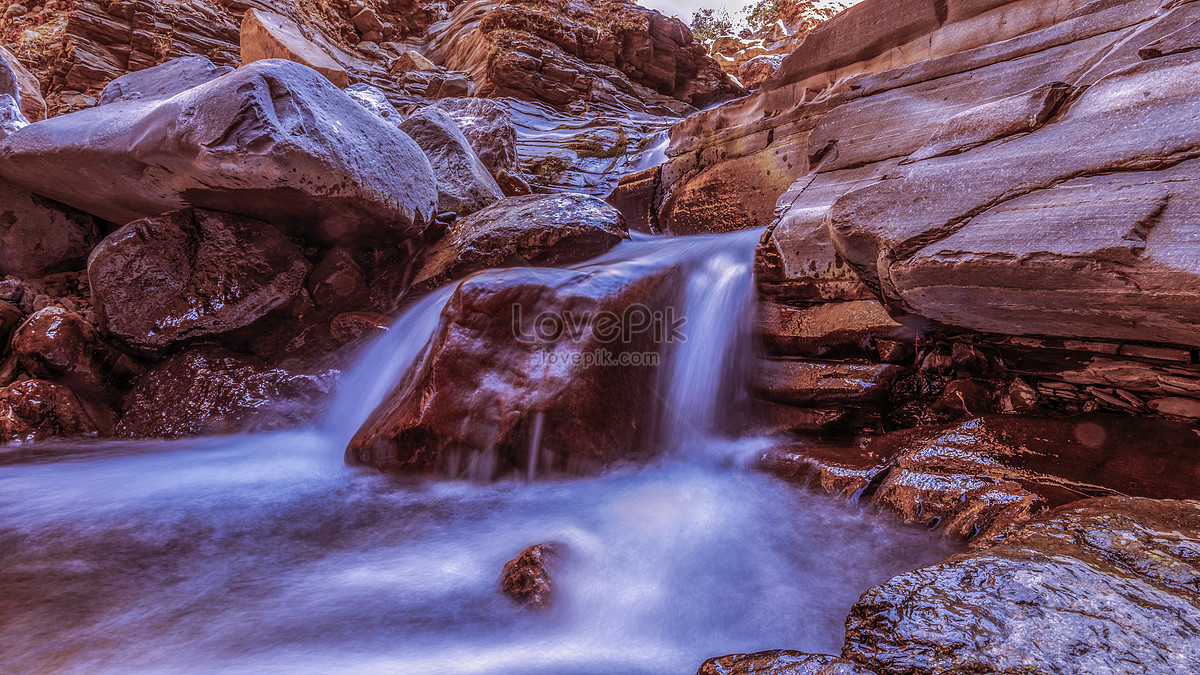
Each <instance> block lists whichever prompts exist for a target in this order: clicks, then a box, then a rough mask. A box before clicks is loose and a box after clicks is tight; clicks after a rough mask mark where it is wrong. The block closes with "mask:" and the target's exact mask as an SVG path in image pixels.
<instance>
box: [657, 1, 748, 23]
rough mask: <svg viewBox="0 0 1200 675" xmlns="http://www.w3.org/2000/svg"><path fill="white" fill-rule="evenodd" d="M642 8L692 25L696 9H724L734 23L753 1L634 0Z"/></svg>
mask: <svg viewBox="0 0 1200 675" xmlns="http://www.w3.org/2000/svg"><path fill="white" fill-rule="evenodd" d="M634 1H635V2H637V3H638V4H639V5H642V6H643V7H649V8H650V9H657V10H658V11H660V12H662V13H663V14H666V15H668V16H677V17H679V18H680V19H682V20H683V22H684V23H686V24H690V23H692V12H695V11H696V10H697V9H701V8H705V7H711V8H713V9H717V8H719V7H724V8H725V11H727V12H729V16H730V17H732V18H733V20H734V22H735V23H736V22H737V20H738V19H739V18H740V16H741V11H742V7H745V6H746V5H749V4H752V3H753V0H634Z"/></svg>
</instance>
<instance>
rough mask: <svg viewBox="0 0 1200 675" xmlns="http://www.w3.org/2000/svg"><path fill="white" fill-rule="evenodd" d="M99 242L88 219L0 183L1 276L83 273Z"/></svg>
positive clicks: (76, 212)
mask: <svg viewBox="0 0 1200 675" xmlns="http://www.w3.org/2000/svg"><path fill="white" fill-rule="evenodd" d="M99 240H100V232H99V228H98V227H97V226H96V221H95V220H94V219H93V218H92V217H91V216H89V215H88V214H86V213H83V212H80V211H77V210H75V209H73V208H71V207H69V206H65V205H63V204H59V203H57V202H55V201H53V200H50V199H46V198H45V197H39V196H38V195H36V194H34V193H32V192H30V191H28V190H25V189H23V188H20V187H17V186H16V185H13V184H12V183H9V182H8V181H6V180H3V179H0V274H15V275H17V276H20V277H26V278H28V277H40V276H44V275H46V274H52V273H54V272H64V271H67V270H74V269H80V268H81V267H83V266H84V264H85V263H86V262H87V257H88V254H89V253H90V252H91V250H92V247H94V246H95V245H96V242H98V241H99Z"/></svg>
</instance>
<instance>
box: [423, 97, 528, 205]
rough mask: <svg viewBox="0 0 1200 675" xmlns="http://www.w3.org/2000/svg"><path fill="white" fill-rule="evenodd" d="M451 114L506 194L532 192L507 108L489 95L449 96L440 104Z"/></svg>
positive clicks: (441, 108) (439, 102)
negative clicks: (488, 97) (483, 96)
mask: <svg viewBox="0 0 1200 675" xmlns="http://www.w3.org/2000/svg"><path fill="white" fill-rule="evenodd" d="M436 106H437V108H438V109H439V110H442V111H443V112H445V113H446V114H447V115H449V116H450V117H451V118H452V119H453V120H454V123H455V124H457V125H458V128H459V129H460V130H461V131H462V133H463V135H464V136H466V137H467V142H468V143H470V144H471V149H472V150H474V151H475V154H476V155H478V156H479V160H480V161H481V162H483V164H484V166H486V167H487V168H488V170H489V171H491V173H492V177H493V178H495V179H496V183H497V184H498V185H499V186H500V189H501V191H503V192H504V194H505V195H507V196H509V197H512V196H516V195H527V194H529V193H530V189H529V183H528V182H527V181H526V179H525V176H524V173H523V171H522V170H521V164H520V162H519V161H518V155H517V132H516V129H515V128H514V127H513V122H512V119H511V118H510V116H509V114H508V111H507V109H506V108H505V107H504V106H503V105H502V104H501V103H499V102H497V101H493V100H490V99H486V98H445V99H442V100H440V101H438V102H437V104H436Z"/></svg>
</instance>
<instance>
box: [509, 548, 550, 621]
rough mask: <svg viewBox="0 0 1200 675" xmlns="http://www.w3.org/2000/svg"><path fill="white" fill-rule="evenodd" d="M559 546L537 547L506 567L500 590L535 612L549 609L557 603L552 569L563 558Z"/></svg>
mask: <svg viewBox="0 0 1200 675" xmlns="http://www.w3.org/2000/svg"><path fill="white" fill-rule="evenodd" d="M560 548H561V547H560V546H559V545H557V544H535V545H533V546H530V547H529V548H527V549H525V550H524V551H522V552H521V554H520V555H518V556H517V557H516V558H513V559H512V560H509V561H508V562H507V563H505V564H504V574H503V577H502V578H501V579H500V590H501V591H503V592H504V594H505V595H507V596H508V597H510V598H512V599H513V600H515V601H516V602H518V603H520V604H522V605H524V606H526V607H532V608H534V609H549V607H550V603H551V602H552V601H553V599H554V584H553V582H552V577H551V574H550V567H552V566H553V565H554V564H555V562H556V561H557V560H558V559H559V558H560V557H561V556H562V552H561V551H560Z"/></svg>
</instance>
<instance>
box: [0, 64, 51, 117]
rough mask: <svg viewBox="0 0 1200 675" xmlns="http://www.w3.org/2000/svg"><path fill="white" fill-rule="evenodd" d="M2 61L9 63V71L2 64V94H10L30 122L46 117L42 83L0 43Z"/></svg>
mask: <svg viewBox="0 0 1200 675" xmlns="http://www.w3.org/2000/svg"><path fill="white" fill-rule="evenodd" d="M0 61H4V63H5V64H7V65H8V68H9V72H10V73H11V77H9V74H8V73H4V72H2V71H3V70H4V68H3V67H2V66H0V95H3V94H8V95H9V96H12V97H13V99H14V100H16V101H17V102H18V103H19V104H20V107H21V113H22V114H23V115H24V116H25V119H27V120H29V121H30V122H38V121H41V120H44V119H46V100H45V99H44V98H42V85H41V83H39V82H38V79H37V77H35V76H34V75H33V73H31V72H29V70H27V69H26V68H25V66H23V65H21V62H20V61H19V60H18V59H17V57H16V56H14V55H13V53H12V52H10V51H8V50H7V49H5V48H4V47H3V46H2V45H0Z"/></svg>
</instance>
